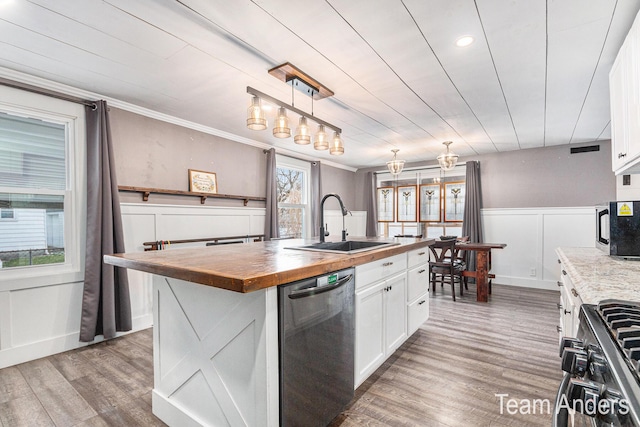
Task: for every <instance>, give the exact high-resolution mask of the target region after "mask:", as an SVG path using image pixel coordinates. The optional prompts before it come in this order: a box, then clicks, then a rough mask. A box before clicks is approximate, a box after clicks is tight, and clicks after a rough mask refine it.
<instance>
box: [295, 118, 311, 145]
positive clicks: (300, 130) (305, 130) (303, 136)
mask: <svg viewBox="0 0 640 427" xmlns="http://www.w3.org/2000/svg"><path fill="white" fill-rule="evenodd" d="M293 142H295V143H296V144H300V145H307V144H310V143H311V131H310V130H309V125H308V124H307V118H306V117H304V116H303V117H300V123H299V124H298V127H297V128H296V135H295V136H294V137H293Z"/></svg>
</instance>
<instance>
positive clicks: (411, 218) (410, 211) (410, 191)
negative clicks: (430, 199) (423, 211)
mask: <svg viewBox="0 0 640 427" xmlns="http://www.w3.org/2000/svg"><path fill="white" fill-rule="evenodd" d="M397 199H398V204H397V218H398V222H418V218H417V216H418V215H417V213H418V189H417V187H416V186H415V185H403V186H398V196H397Z"/></svg>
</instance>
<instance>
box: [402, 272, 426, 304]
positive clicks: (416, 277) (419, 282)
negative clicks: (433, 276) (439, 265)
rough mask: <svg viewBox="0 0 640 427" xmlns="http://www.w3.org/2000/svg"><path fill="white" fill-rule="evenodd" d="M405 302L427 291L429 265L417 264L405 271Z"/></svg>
mask: <svg viewBox="0 0 640 427" xmlns="http://www.w3.org/2000/svg"><path fill="white" fill-rule="evenodd" d="M407 280H408V288H407V302H412V301H413V300H415V299H416V298H418V297H419V296H420V295H422V294H424V293H425V292H428V291H429V266H428V265H419V266H417V267H415V268H412V269H411V270H409V271H408V272H407Z"/></svg>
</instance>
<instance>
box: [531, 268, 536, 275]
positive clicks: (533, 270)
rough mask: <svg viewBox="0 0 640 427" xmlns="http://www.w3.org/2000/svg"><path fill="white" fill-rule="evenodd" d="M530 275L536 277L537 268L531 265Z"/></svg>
mask: <svg viewBox="0 0 640 427" xmlns="http://www.w3.org/2000/svg"><path fill="white" fill-rule="evenodd" d="M529 276H531V277H536V269H535V268H533V267H531V269H530V270H529Z"/></svg>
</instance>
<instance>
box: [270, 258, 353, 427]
mask: <svg viewBox="0 0 640 427" xmlns="http://www.w3.org/2000/svg"><path fill="white" fill-rule="evenodd" d="M354 273H355V270H354V269H353V268H350V269H347V270H341V271H338V272H335V273H331V274H329V275H326V276H318V277H313V278H310V279H306V280H302V281H299V282H294V283H290V284H287V285H281V286H279V287H278V317H279V328H278V338H279V346H280V349H279V356H280V357H279V363H280V425H281V426H288V427H294V426H295V427H299V426H305V427H310V426H326V425H327V424H329V422H330V421H331V420H332V419H333V418H335V417H336V416H337V415H338V414H340V412H341V411H342V410H343V409H344V407H345V406H346V405H347V404H348V403H349V402H350V401H351V399H352V398H353V396H354V392H353V386H354V371H353V370H354V367H353V364H354V350H355V345H354V334H355V326H354V312H355V307H354V301H355V295H354V294H355V284H354Z"/></svg>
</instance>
